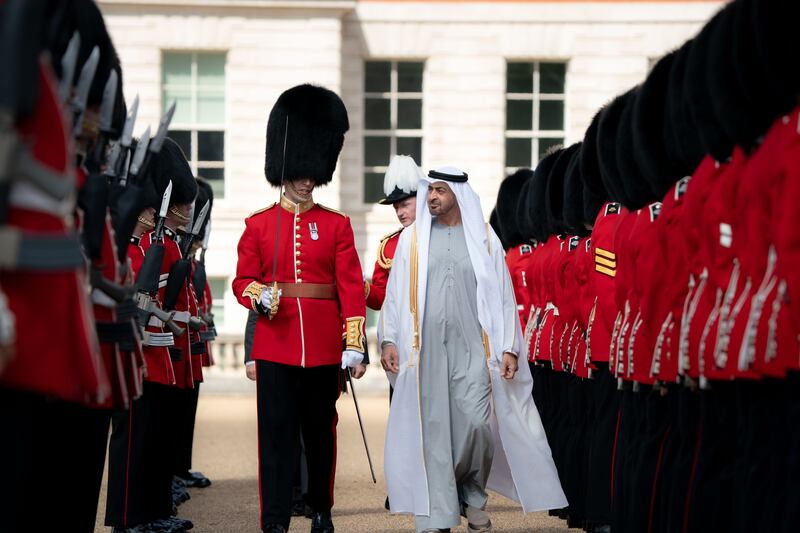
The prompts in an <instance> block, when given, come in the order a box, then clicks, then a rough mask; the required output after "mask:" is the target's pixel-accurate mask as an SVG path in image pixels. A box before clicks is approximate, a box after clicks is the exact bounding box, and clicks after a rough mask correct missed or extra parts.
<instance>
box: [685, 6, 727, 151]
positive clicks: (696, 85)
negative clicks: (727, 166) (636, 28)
mask: <svg viewBox="0 0 800 533" xmlns="http://www.w3.org/2000/svg"><path fill="white" fill-rule="evenodd" d="M725 13H726V11H724V10H723V11H720V12H719V13H717V14H716V15H714V18H712V19H711V20H710V21H709V22H708V24H706V25H705V27H703V29H702V30H701V31H700V34H699V35H698V36H697V37H696V38H695V40H694V44H693V45H692V48H691V51H690V52H689V59H688V61H687V63H686V76H685V77H684V80H683V83H684V86H683V88H684V91H685V93H684V94H685V102H686V104H687V105H688V106H689V111H690V113H691V115H692V119H693V120H694V124H695V127H696V128H697V132H698V134H699V135H700V139H701V141H702V144H703V148H704V151H705V153H707V154H710V155H711V156H712V157H713V158H714V159H716V160H717V161H725V160H726V159H728V157H730V155H731V152H732V151H733V139H731V137H730V136H729V135H728V134H727V133H726V132H725V130H724V129H723V128H722V125H721V124H720V122H719V120H717V116H716V115H715V114H714V108H713V106H712V104H711V101H712V100H713V99H714V98H717V95H715V94H713V93H712V92H711V90H710V87H709V86H708V81H707V75H706V74H707V70H708V69H709V68H710V64H711V61H710V58H709V50H710V49H711V43H712V40H713V35H714V32H715V31H716V28H717V27H718V26H719V25H720V24H723V23H724V18H725Z"/></svg>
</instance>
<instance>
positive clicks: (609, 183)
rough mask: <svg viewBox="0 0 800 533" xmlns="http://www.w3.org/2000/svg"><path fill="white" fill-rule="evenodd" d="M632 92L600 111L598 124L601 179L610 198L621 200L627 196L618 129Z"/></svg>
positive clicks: (598, 153) (615, 99) (620, 96)
mask: <svg viewBox="0 0 800 533" xmlns="http://www.w3.org/2000/svg"><path fill="white" fill-rule="evenodd" d="M632 97H633V93H632V92H630V91H629V92H627V93H624V94H621V95H619V96H617V97H616V98H614V99H613V100H612V101H611V103H609V104H608V105H607V106H605V107H604V108H603V109H602V111H600V120H599V122H598V125H597V158H598V163H599V167H600V179H601V181H602V182H603V187H605V189H606V191H608V199H609V200H612V201H614V202H621V201H622V200H623V198H624V197H625V189H624V188H623V185H622V177H621V175H620V169H619V166H618V165H617V130H618V129H619V123H620V117H621V115H622V112H623V111H624V110H625V106H626V104H627V101H628V99H630V98H632Z"/></svg>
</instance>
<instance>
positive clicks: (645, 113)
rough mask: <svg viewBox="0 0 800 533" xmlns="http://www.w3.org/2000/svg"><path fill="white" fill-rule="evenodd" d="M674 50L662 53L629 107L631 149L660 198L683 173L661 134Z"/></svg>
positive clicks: (642, 176) (663, 126) (642, 172)
mask: <svg viewBox="0 0 800 533" xmlns="http://www.w3.org/2000/svg"><path fill="white" fill-rule="evenodd" d="M675 55H676V52H671V53H669V54H667V55H666V56H664V57H662V58H661V59H660V60H659V61H658V62H657V63H656V64H655V66H653V70H651V71H650V74H649V75H648V76H647V79H646V80H645V82H644V84H643V85H642V88H641V89H640V90H639V96H638V97H637V98H636V104H635V105H634V108H633V136H632V137H633V153H634V156H635V158H636V164H637V165H638V167H639V170H640V171H641V172H640V173H641V178H642V179H644V180H646V182H647V183H648V185H649V188H650V189H651V190H652V191H653V194H654V196H655V197H656V198H663V197H664V194H666V192H667V191H668V190H669V188H670V187H671V186H672V184H673V183H675V182H676V181H678V180H679V179H681V178H682V177H683V176H685V175H686V172H685V171H683V170H682V169H681V166H680V165H679V164H678V161H676V160H675V159H673V158H671V157H670V155H669V153H668V152H667V148H666V147H667V145H668V144H669V140H667V139H666V138H665V133H666V128H665V122H666V121H669V120H670V118H669V117H668V116H666V115H665V113H664V110H665V109H666V107H667V106H666V100H667V82H668V81H669V75H670V72H671V71H672V63H673V62H674V60H675Z"/></svg>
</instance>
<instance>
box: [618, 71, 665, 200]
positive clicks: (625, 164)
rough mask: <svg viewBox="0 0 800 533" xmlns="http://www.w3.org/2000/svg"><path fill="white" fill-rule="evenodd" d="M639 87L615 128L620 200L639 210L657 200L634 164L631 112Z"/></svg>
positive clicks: (635, 88) (636, 88) (635, 89)
mask: <svg viewBox="0 0 800 533" xmlns="http://www.w3.org/2000/svg"><path fill="white" fill-rule="evenodd" d="M639 92H640V91H639V87H638V86H637V87H634V88H633V90H632V96H631V97H630V98H629V99H628V101H627V102H626V104H625V108H624V109H623V110H622V114H621V115H620V117H619V127H618V128H617V148H616V149H617V168H618V169H619V177H620V178H621V179H622V188H623V190H624V191H625V193H624V197H623V198H622V199H621V200H620V201H621V202H622V203H623V204H624V205H625V206H626V207H628V208H629V209H639V208H641V207H644V206H645V205H647V204H649V203H650V202H653V201H655V200H658V199H659V197H657V196H655V194H653V192H652V191H651V190H650V186H649V184H648V183H647V181H646V180H645V179H644V177H643V176H642V171H641V169H640V168H639V165H638V164H637V163H636V158H635V156H634V151H635V150H634V145H633V137H634V131H633V110H634V107H635V106H636V101H637V100H638V99H639V98H638V97H639Z"/></svg>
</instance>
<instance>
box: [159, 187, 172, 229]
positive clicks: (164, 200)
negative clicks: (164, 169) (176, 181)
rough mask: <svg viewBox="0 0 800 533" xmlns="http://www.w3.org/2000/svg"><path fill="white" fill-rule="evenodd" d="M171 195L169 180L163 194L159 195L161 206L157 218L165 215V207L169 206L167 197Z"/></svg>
mask: <svg viewBox="0 0 800 533" xmlns="http://www.w3.org/2000/svg"><path fill="white" fill-rule="evenodd" d="M171 196H172V180H169V183H168V184H167V188H166V189H165V190H164V196H162V197H161V208H160V209H159V210H158V218H161V219H163V218H166V217H167V208H169V199H170V197H171Z"/></svg>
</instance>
